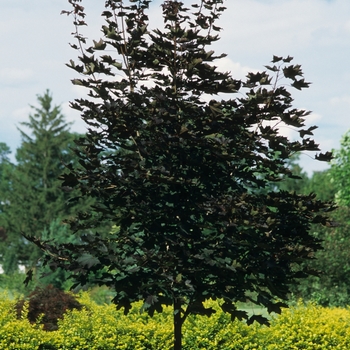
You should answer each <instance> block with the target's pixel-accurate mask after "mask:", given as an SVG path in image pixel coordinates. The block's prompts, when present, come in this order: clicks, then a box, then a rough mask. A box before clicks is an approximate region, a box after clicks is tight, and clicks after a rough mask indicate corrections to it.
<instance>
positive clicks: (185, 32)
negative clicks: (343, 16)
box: [29, 0, 332, 350]
mask: <svg viewBox="0 0 350 350" xmlns="http://www.w3.org/2000/svg"><path fill="white" fill-rule="evenodd" d="M69 2H70V3H71V4H72V5H73V11H72V12H71V13H73V15H74V23H75V25H76V28H77V32H76V33H75V37H76V38H77V40H78V45H73V47H74V48H76V49H77V50H79V51H80V58H79V59H80V63H79V64H76V63H75V62H73V61H71V63H70V67H71V68H73V69H75V70H76V71H77V72H79V73H82V74H83V75H84V76H85V77H84V78H82V79H76V80H74V83H75V84H78V85H82V86H85V87H87V88H88V89H89V95H90V99H79V100H76V102H75V103H73V104H72V105H73V107H74V108H76V109H77V110H79V111H81V113H82V118H83V119H84V120H85V121H86V123H87V124H89V125H91V126H92V127H91V129H90V130H89V132H88V134H87V135H86V137H85V138H81V139H80V140H79V142H78V144H79V145H80V149H79V150H78V151H77V155H78V157H79V159H80V164H81V166H82V167H79V168H77V167H73V166H71V167H69V170H70V172H69V173H68V174H66V175H64V176H63V180H64V183H63V184H64V186H70V187H74V188H77V189H79V190H80V192H81V194H82V196H86V195H87V196H90V195H92V196H94V197H95V198H96V201H97V204H96V206H95V210H96V213H97V214H98V215H99V217H96V218H93V220H91V217H89V216H84V217H83V216H81V215H80V216H78V218H77V219H76V220H75V221H74V222H73V227H74V228H75V229H79V228H83V229H85V228H86V226H87V225H88V226H91V227H94V226H95V225H96V224H97V222H99V221H100V220H108V221H110V222H111V223H113V224H115V225H116V226H117V227H119V230H115V231H114V233H113V232H112V233H111V234H109V235H105V236H101V235H99V234H98V233H95V232H94V233H87V234H86V235H85V236H82V239H83V240H84V242H85V244H62V245H56V246H55V245H52V244H49V243H46V242H43V241H42V240H39V239H36V238H31V240H32V241H34V242H36V243H37V244H38V245H39V246H40V247H41V248H42V249H43V250H45V251H49V252H50V254H48V255H47V261H48V263H49V264H50V266H51V268H53V269H55V268H56V267H57V266H59V267H62V268H65V269H67V270H69V271H71V273H72V274H73V275H74V277H75V279H76V281H77V283H80V284H82V285H83V284H85V283H86V282H87V281H88V280H89V278H90V276H91V274H96V273H97V272H99V276H98V282H99V283H100V284H105V285H108V286H110V287H112V288H113V289H114V290H115V293H116V295H115V298H114V302H115V303H116V304H117V306H118V308H122V307H123V308H124V310H125V313H127V312H128V311H129V310H130V308H131V303H132V302H134V301H136V300H140V299H141V300H144V306H143V310H146V311H147V312H148V313H149V314H150V315H152V314H153V313H154V312H155V311H158V312H161V311H162V305H172V306H173V308H174V349H176V350H178V349H181V336H182V332H181V327H182V324H183V322H184V321H185V319H186V317H187V316H188V315H189V314H191V313H195V314H201V315H207V316H210V314H211V313H213V312H214V310H212V309H211V308H209V309H208V308H205V306H204V304H203V302H204V301H205V300H206V299H208V298H212V299H220V306H221V308H222V310H223V311H225V312H228V313H230V314H231V316H232V319H234V318H236V317H238V318H240V319H242V318H246V319H248V323H251V322H253V321H254V320H257V321H259V322H267V320H266V319H265V318H263V317H262V316H257V315H254V316H252V317H250V318H249V317H248V315H247V313H245V312H244V311H240V310H237V306H236V304H237V302H239V301H243V302H245V301H247V300H250V301H252V302H253V303H256V304H258V305H262V306H264V307H267V309H268V311H269V312H272V311H275V312H279V311H280V308H281V306H285V305H286V304H285V303H282V302H277V301H276V297H278V298H280V299H282V300H286V299H287V296H288V292H289V287H290V285H291V284H293V283H294V282H295V279H296V278H298V277H304V276H307V275H308V274H309V273H310V271H309V270H308V269H307V268H298V264H300V262H302V261H304V260H305V259H309V258H311V257H312V256H313V254H314V252H315V251H317V249H319V248H320V241H319V240H318V239H317V238H315V237H314V236H313V235H312V234H310V232H309V230H310V226H311V224H312V223H323V224H326V223H327V218H326V217H325V216H324V214H325V213H326V212H327V211H329V210H331V209H332V207H331V206H330V204H328V203H324V202H321V201H318V200H316V199H315V196H314V195H300V194H297V193H292V192H287V191H277V190H270V191H267V192H266V191H260V189H265V188H274V187H273V186H272V187H269V185H270V184H271V182H272V183H274V182H277V181H279V180H280V179H281V177H283V178H284V177H288V176H292V175H293V174H292V171H291V170H290V169H289V168H288V164H287V160H288V159H289V158H290V157H291V155H293V154H294V153H296V152H300V151H306V150H312V151H315V150H318V146H317V145H316V144H315V143H314V141H313V140H312V139H310V138H309V137H308V136H309V135H312V130H313V129H314V128H315V127H310V128H308V129H303V127H304V120H305V118H306V117H307V115H308V114H309V113H308V112H306V111H303V110H300V109H296V108H293V107H292V101H293V99H292V97H291V94H290V92H289V91H288V90H287V89H286V88H285V85H279V84H280V82H279V81H280V79H281V78H282V77H284V78H285V79H288V80H289V81H290V83H291V86H293V87H295V88H297V89H302V88H304V87H307V86H308V83H307V82H305V80H304V78H303V73H302V70H301V67H300V66H299V65H293V64H290V62H291V61H292V58H291V57H287V58H282V57H277V56H274V58H273V61H272V62H273V65H272V66H266V69H267V70H269V71H271V72H272V74H273V75H272V76H270V75H269V74H268V73H267V72H260V73H249V74H248V76H247V79H246V80H245V81H244V82H241V81H237V80H234V79H233V78H232V77H231V75H230V74H229V73H221V72H218V71H217V69H216V67H215V66H214V65H213V61H215V60H217V59H219V58H221V57H224V55H219V56H215V55H214V52H213V51H209V50H208V49H207V47H208V46H209V45H211V44H212V43H213V42H214V41H216V40H218V35H217V34H216V33H217V32H218V31H219V30H220V28H219V27H218V26H216V24H215V21H216V20H217V19H218V18H219V15H220V14H221V13H222V11H224V9H225V8H224V7H223V6H222V3H223V1H222V0H210V1H209V0H202V1H198V2H197V3H195V4H193V5H192V9H193V10H192V11H191V10H190V9H187V8H186V7H185V6H184V4H183V3H181V2H178V1H164V2H163V4H162V9H163V16H164V29H163V30H160V29H155V30H151V29H150V28H149V27H148V17H147V14H146V12H145V11H146V9H147V8H148V6H149V3H150V2H151V1H147V0H143V1H142V0H140V1H138V2H134V1H131V2H130V4H129V5H126V4H125V3H124V2H122V1H107V2H106V4H105V7H106V8H105V11H104V12H103V14H102V15H103V16H104V17H105V19H106V23H105V25H104V26H103V27H102V30H103V35H104V37H103V39H100V40H97V41H94V45H93V46H92V47H87V48H86V49H84V48H83V47H84V46H85V45H84V44H85V43H86V38H84V37H83V35H82V34H80V33H79V31H78V29H79V27H80V26H83V25H85V24H86V23H85V22H84V17H85V13H84V9H83V7H82V6H81V5H80V1H74V0H69ZM66 12H67V11H66ZM68 14H69V12H68ZM113 50H115V51H116V52H117V53H118V54H119V57H118V58H113V57H111V56H110V54H111V52H113ZM120 74H122V77H121V78H119V76H120ZM103 76H105V78H104V79H103ZM238 91H240V94H238ZM223 93H228V94H230V95H229V96H230V97H231V98H230V99H225V100H219V99H214V97H217V96H218V94H223ZM210 99H211V100H210ZM208 100H210V101H209V102H206V101H208ZM271 122H272V125H279V124H286V125H289V126H294V127H295V128H297V129H298V130H299V133H300V136H301V139H300V140H299V141H293V142H291V141H289V140H288V139H287V138H286V137H284V136H282V135H280V133H279V130H278V128H277V127H276V126H275V127H273V126H270V124H271ZM106 152H107V153H106ZM329 158H330V155H329V154H325V155H322V154H320V155H318V159H320V160H329ZM29 277H30V276H29Z"/></svg>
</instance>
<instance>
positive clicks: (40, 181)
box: [1, 91, 83, 273]
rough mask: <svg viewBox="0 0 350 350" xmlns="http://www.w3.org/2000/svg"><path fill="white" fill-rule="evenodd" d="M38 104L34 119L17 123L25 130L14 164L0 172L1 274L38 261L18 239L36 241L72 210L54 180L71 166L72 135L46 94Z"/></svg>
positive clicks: (33, 248)
mask: <svg viewBox="0 0 350 350" xmlns="http://www.w3.org/2000/svg"><path fill="white" fill-rule="evenodd" d="M38 102H39V107H32V109H33V111H34V114H32V115H30V116H29V121H28V122H23V123H21V125H22V126H23V127H25V128H26V130H25V131H24V130H23V129H20V132H21V137H22V143H21V146H20V148H18V149H17V152H16V160H17V164H16V165H15V166H12V168H11V169H10V170H11V171H7V172H6V174H5V175H6V176H5V175H4V176H5V179H4V180H3V181H4V186H5V187H6V191H4V192H6V195H5V194H4V195H5V197H4V198H3V199H2V201H3V203H6V206H5V207H4V208H3V212H2V213H1V218H2V222H3V227H4V228H5V229H6V235H7V239H6V240H5V242H3V244H2V246H1V255H2V257H3V260H2V263H3V266H4V269H5V272H7V273H10V272H12V271H14V270H17V269H18V263H20V264H24V265H25V266H29V267H30V266H33V265H35V264H36V263H37V261H38V258H39V257H40V256H41V255H42V252H41V251H40V250H39V249H38V248H37V247H36V246H35V245H33V244H31V243H30V242H28V240H26V239H25V238H24V237H23V234H24V235H26V236H31V235H34V236H39V237H40V236H42V235H43V233H44V232H45V231H49V230H50V227H51V226H52V224H53V222H55V223H56V226H57V220H58V221H61V220H62V219H64V218H66V217H69V215H72V213H73V212H74V210H76V209H77V207H76V206H74V205H70V206H69V205H67V203H66V201H67V199H68V198H69V197H70V196H71V194H69V195H68V193H65V192H64V191H63V190H62V183H61V181H59V179H58V177H59V176H60V175H61V174H62V172H64V169H65V165H66V164H70V163H73V162H74V157H75V156H74V154H73V152H71V151H70V147H72V146H73V141H74V139H75V138H77V135H75V134H73V133H71V132H70V131H69V127H70V124H69V123H67V122H66V121H65V118H64V116H63V115H62V113H61V110H60V107H59V106H53V105H52V96H51V94H50V93H49V91H46V92H45V94H44V95H42V96H38ZM6 162H7V161H6ZM7 163H8V162H7ZM80 209H83V206H81V207H80ZM63 231H64V230H60V229H58V230H56V231H55V234H52V236H51V237H50V238H51V239H52V238H55V239H56V241H60V239H63V238H62V237H60V235H59V233H63ZM45 237H46V238H47V236H45ZM59 237H60V238H59ZM66 238H67V235H66Z"/></svg>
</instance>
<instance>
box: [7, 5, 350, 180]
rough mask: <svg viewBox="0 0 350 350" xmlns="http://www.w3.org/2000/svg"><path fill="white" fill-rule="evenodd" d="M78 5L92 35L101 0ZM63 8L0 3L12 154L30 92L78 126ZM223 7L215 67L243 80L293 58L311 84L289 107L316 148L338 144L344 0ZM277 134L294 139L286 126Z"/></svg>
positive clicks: (345, 97)
mask: <svg viewBox="0 0 350 350" xmlns="http://www.w3.org/2000/svg"><path fill="white" fill-rule="evenodd" d="M196 1H198V0H192V1H190V0H185V1H184V2H185V3H186V4H191V3H195V2H196ZM82 4H83V6H85V7H86V12H87V18H86V21H87V22H88V24H89V26H88V27H87V28H84V34H86V36H87V37H89V38H90V39H97V40H98V39H99V38H100V29H99V27H100V24H101V18H100V12H101V11H102V10H103V4H104V1H103V0H100V1H97V0H83V2H82ZM159 5H160V1H159V0H157V1H154V2H153V3H152V4H151V19H152V21H151V24H150V26H151V28H155V27H158V26H160V25H161V24H162V21H161V16H160V15H159V14H160V6H159ZM69 6H70V5H69V4H68V1H66V0H50V1H47V0H31V1H28V0H1V2H0V45H1V48H2V49H1V55H0V142H6V143H7V144H8V145H9V146H10V147H11V149H12V151H13V153H14V152H15V149H16V148H17V147H18V146H19V145H20V142H21V139H20V133H19V131H18V130H17V129H16V126H19V123H20V122H21V121H25V120H27V118H28V114H29V113H30V107H29V105H36V95H37V94H43V93H44V92H45V90H46V89H50V90H51V92H52V93H53V98H54V102H55V104H60V105H62V109H63V113H64V114H65V115H66V117H67V120H69V121H74V125H73V130H75V131H79V132H83V131H84V130H85V126H84V124H83V122H82V121H81V120H80V117H79V115H78V114H77V113H76V112H75V111H73V110H71V109H70V108H69V101H71V100H73V99H74V98H79V97H82V96H85V95H84V91H82V90H81V89H78V88H77V87H74V86H73V85H72V84H71V82H70V80H71V79H73V78H76V77H77V76H76V74H75V72H73V71H72V70H70V69H69V68H68V67H66V65H65V63H66V62H68V61H69V60H70V59H76V52H75V50H73V49H71V48H70V46H69V45H68V43H69V42H73V39H72V38H71V35H70V33H71V32H72V31H73V29H74V28H73V25H72V23H71V18H70V17H67V16H65V15H60V12H61V10H64V9H70V7H69ZM225 6H226V7H227V10H226V12H225V14H224V15H223V16H222V18H221V19H220V21H219V22H218V25H220V26H221V27H223V31H222V32H221V38H222V39H221V40H220V41H219V42H218V43H217V44H216V45H215V50H216V52H217V53H221V52H225V53H227V54H228V57H227V58H225V59H224V60H222V61H221V62H220V63H219V62H218V63H217V65H218V66H219V67H220V68H222V69H223V70H229V71H231V72H232V75H233V76H234V77H235V78H243V77H244V76H245V74H246V73H247V72H248V71H251V70H254V71H256V70H263V69H264V67H263V66H264V65H266V64H269V62H270V60H271V58H272V55H279V56H287V55H290V56H293V57H294V62H295V63H298V64H301V65H302V67H303V70H304V73H305V77H306V80H307V81H311V82H312V85H311V87H310V89H307V90H304V91H303V92H298V91H297V90H295V94H294V97H295V107H298V108H304V109H307V110H311V111H313V113H312V114H311V115H310V116H309V118H308V119H307V121H306V123H307V125H309V126H311V125H315V124H316V125H318V126H319V129H317V130H316V131H315V139H316V141H317V142H318V143H320V146H321V149H322V151H327V150H331V149H337V148H339V142H340V138H341V135H343V134H344V133H345V132H346V131H347V130H348V129H350V115H349V111H350V1H349V0H333V1H326V0H266V1H262V0H226V2H225ZM293 93H294V92H293ZM284 132H285V133H287V134H288V135H290V136H291V137H294V136H296V134H295V132H294V131H293V130H290V129H289V130H285V131H284ZM310 155H311V156H313V155H312V154H310ZM301 164H302V166H303V167H304V169H305V170H307V171H308V172H309V173H311V172H312V171H315V170H321V169H324V168H325V166H326V164H324V163H321V162H317V161H313V160H312V159H311V158H310V157H309V156H308V155H303V156H302V158H301Z"/></svg>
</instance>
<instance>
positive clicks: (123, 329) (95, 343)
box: [0, 294, 350, 350]
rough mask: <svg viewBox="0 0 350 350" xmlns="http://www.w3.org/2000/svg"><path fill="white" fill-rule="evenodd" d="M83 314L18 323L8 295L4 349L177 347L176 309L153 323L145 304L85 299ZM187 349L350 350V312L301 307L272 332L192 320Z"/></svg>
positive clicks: (0, 317)
mask: <svg viewBox="0 0 350 350" xmlns="http://www.w3.org/2000/svg"><path fill="white" fill-rule="evenodd" d="M79 301H80V302H81V303H82V304H84V305H85V308H84V309H83V310H82V311H77V310H73V311H70V312H68V313H67V314H66V315H65V317H64V319H63V320H61V321H60V322H59V329H58V330H57V331H53V332H46V331H43V330H42V327H41V325H40V324H36V325H32V324H30V323H29V322H28V321H27V320H26V314H25V313H26V311H24V313H23V315H22V319H20V320H18V319H17V318H16V315H15V312H14V309H13V306H14V301H10V300H9V299H8V298H7V297H6V296H5V295H4V296H3V297H2V298H0V349H6V350H7V349H9V350H10V349H16V350H21V349H42V350H43V349H51V350H53V349H56V350H58V349H62V350H63V349H64V350H66V349H67V350H68V349H71V350H73V349H74V350H83V349H86V350H109V349H111V350H112V349H113V350H143V349H145V350H146V349H147V350H164V349H170V348H171V345H172V327H173V326H172V316H171V309H167V310H166V311H165V312H164V313H163V314H157V315H155V317H153V318H149V317H148V316H147V315H146V314H141V315H140V314H139V311H138V310H139V309H140V304H138V305H135V307H134V309H133V310H132V311H131V313H130V314H129V315H128V316H124V315H123V314H122V312H119V311H118V312H117V311H116V310H115V307H114V306H113V305H104V306H101V305H97V304H95V303H94V302H92V301H91V300H90V299H89V296H88V294H82V295H81V296H80V300H79ZM183 333H184V339H183V342H184V350H197V349H198V350H199V349H200V350H214V349H215V350H218V349H221V350H253V349H256V350H258V349H259V350H280V349H283V350H289V349H291V350H292V349H310V350H317V349H332V350H333V349H342V350H348V349H350V310H349V309H337V308H332V309H327V308H322V307H319V306H316V305H314V304H308V305H307V306H304V305H302V304H301V303H300V304H299V305H297V306H296V307H292V308H290V309H286V310H284V311H283V313H282V314H281V315H279V316H277V317H275V318H273V319H272V321H271V327H269V328H268V327H265V326H260V325H258V324H253V325H252V326H249V327H248V326H247V325H246V324H245V323H243V322H239V321H235V322H230V320H229V317H228V316H226V315H225V314H223V313H221V312H217V313H216V314H214V315H213V316H212V317H211V318H209V319H208V318H206V317H201V316H198V317H196V316H191V317H189V318H188V319H187V320H186V322H185V325H184V329H183Z"/></svg>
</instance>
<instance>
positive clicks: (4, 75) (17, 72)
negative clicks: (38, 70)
mask: <svg viewBox="0 0 350 350" xmlns="http://www.w3.org/2000/svg"><path fill="white" fill-rule="evenodd" d="M33 75H34V73H33V71H32V70H31V69H18V68H3V69H1V70H0V81H1V84H3V85H12V84H18V83H22V82H26V81H28V80H30V79H31V78H32V77H33Z"/></svg>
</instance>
